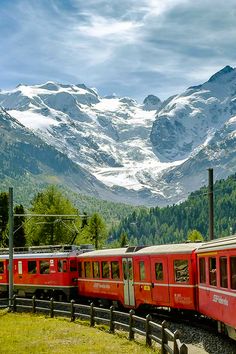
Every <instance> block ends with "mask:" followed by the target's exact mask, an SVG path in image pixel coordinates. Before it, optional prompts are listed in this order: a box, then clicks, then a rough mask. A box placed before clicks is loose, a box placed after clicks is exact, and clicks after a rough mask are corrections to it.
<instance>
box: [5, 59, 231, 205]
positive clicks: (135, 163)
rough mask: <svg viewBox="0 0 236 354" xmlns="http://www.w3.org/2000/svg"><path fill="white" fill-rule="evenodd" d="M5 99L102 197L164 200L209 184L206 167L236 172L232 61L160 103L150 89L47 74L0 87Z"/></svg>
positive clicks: (18, 119) (145, 201)
mask: <svg viewBox="0 0 236 354" xmlns="http://www.w3.org/2000/svg"><path fill="white" fill-rule="evenodd" d="M0 105H2V106H3V107H4V109H5V111H7V112H8V114H10V115H11V116H12V117H14V119H15V121H16V122H19V123H20V124H21V125H22V126H23V127H26V128H27V129H28V130H30V131H31V132H33V133H34V134H35V135H36V136H38V137H39V138H40V139H41V141H43V142H44V143H45V144H47V145H49V146H52V147H53V148H54V149H56V150H55V151H59V152H60V153H61V154H63V156H67V158H68V159H69V160H71V161H72V163H73V164H75V166H78V168H81V169H82V170H83V171H85V172H86V174H85V175H86V177H85V179H88V181H89V180H91V179H94V180H93V181H94V182H93V183H94V185H96V187H94V190H93V192H95V193H98V195H99V196H100V197H101V198H104V199H106V198H108V199H112V200H113V201H114V200H117V201H119V202H120V201H121V202H123V201H124V200H125V201H126V202H127V203H130V204H139V205H140V204H143V205H148V206H153V205H163V206H164V205H167V204H173V203H178V202H179V201H181V200H184V199H185V198H186V196H187V195H188V193H190V192H191V191H193V190H195V189H198V188H200V187H201V186H202V185H203V184H205V183H206V180H207V173H206V169H207V168H209V167H214V168H215V176H216V178H217V177H218V178H224V177H227V176H228V175H229V174H230V173H233V172H234V171H233V169H234V163H235V148H234V146H235V145H234V144H235V136H236V134H235V131H236V126H235V116H236V69H234V68H232V67H230V66H225V67H224V68H223V69H222V70H220V71H218V72H217V73H215V74H214V75H212V76H211V77H210V78H209V80H208V81H206V82H205V83H203V84H201V85H198V86H191V87H189V88H188V89H186V90H185V91H184V92H183V93H180V94H178V95H175V96H172V97H170V98H168V99H167V100H165V101H163V102H161V101H160V99H159V98H158V97H157V96H154V95H148V96H147V97H146V98H145V99H144V101H143V104H138V103H137V102H136V101H135V100H133V99H132V98H129V97H123V98H119V97H117V96H114V95H111V96H110V97H107V96H106V97H101V96H99V93H98V92H97V91H96V90H95V89H90V88H88V87H87V86H86V85H84V84H77V85H66V84H58V83H54V82H51V81H48V82H47V83H45V84H42V85H34V86H25V85H19V86H18V87H17V88H16V89H14V90H11V91H0ZM190 171H191V173H190ZM98 191H99V192H98ZM86 192H89V191H88V190H86Z"/></svg>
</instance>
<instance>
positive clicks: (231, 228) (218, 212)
mask: <svg viewBox="0 0 236 354" xmlns="http://www.w3.org/2000/svg"><path fill="white" fill-rule="evenodd" d="M208 203H209V201H208V188H207V187H203V188H201V189H200V190H198V191H196V192H193V193H191V194H190V195H189V197H188V199H187V200H186V201H184V202H183V203H181V204H179V205H172V206H167V207H165V208H159V207H154V208H150V209H147V208H143V209H137V210H134V211H133V212H132V213H131V214H130V215H129V216H127V217H124V218H122V220H121V221H120V224H119V226H118V227H116V228H113V229H112V230H111V232H110V233H111V239H112V240H118V239H119V238H120V237H121V235H123V234H126V235H127V236H128V238H129V244H133V245H152V244H167V243H177V242H185V241H186V240H188V239H189V240H196V239H204V240H208V239H209V216H208V215H209V213H208ZM234 233H236V174H234V175H232V176H230V177H228V178H227V179H226V180H218V181H216V183H215V184H214V235H215V238H218V237H224V236H228V235H231V234H234Z"/></svg>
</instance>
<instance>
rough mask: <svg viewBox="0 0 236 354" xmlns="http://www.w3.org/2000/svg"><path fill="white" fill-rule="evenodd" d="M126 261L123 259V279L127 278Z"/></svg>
mask: <svg viewBox="0 0 236 354" xmlns="http://www.w3.org/2000/svg"><path fill="white" fill-rule="evenodd" d="M127 266H128V264H127V262H126V260H123V277H124V280H127V275H128V269H127Z"/></svg>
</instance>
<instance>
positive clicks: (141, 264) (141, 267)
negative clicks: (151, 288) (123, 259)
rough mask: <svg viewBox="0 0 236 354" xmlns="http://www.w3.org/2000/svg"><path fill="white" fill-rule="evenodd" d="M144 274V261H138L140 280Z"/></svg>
mask: <svg viewBox="0 0 236 354" xmlns="http://www.w3.org/2000/svg"><path fill="white" fill-rule="evenodd" d="M145 278H146V274H145V265H144V261H141V262H139V279H140V280H145Z"/></svg>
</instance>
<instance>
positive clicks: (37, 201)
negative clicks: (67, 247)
mask: <svg viewBox="0 0 236 354" xmlns="http://www.w3.org/2000/svg"><path fill="white" fill-rule="evenodd" d="M8 213H9V205H8V193H6V192H2V193H0V246H1V247H7V246H8V238H9V227H8ZM17 214H18V215H17ZM27 215H28V216H27ZM35 215H36V216H35ZM13 232H14V238H13V244H14V247H24V246H30V245H34V246H35V245H37V246H38V245H56V244H72V243H73V244H81V243H82V244H84V243H92V244H94V246H95V248H101V247H102V246H103V245H104V244H105V242H106V239H107V227H106V224H105V222H104V220H103V218H102V217H101V216H100V215H99V214H98V213H93V214H92V215H88V214H86V213H83V214H79V211H78V210H77V209H76V208H75V207H74V205H73V204H72V202H71V201H70V200H69V199H67V198H65V197H64V196H63V194H62V192H61V191H60V190H59V189H58V188H57V187H55V186H49V187H47V188H46V189H45V190H44V191H43V192H39V193H37V194H36V195H35V197H34V198H33V200H32V203H31V207H30V209H29V210H28V211H27V213H26V212H25V210H24V207H23V205H21V204H20V205H16V206H14V231H13Z"/></svg>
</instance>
